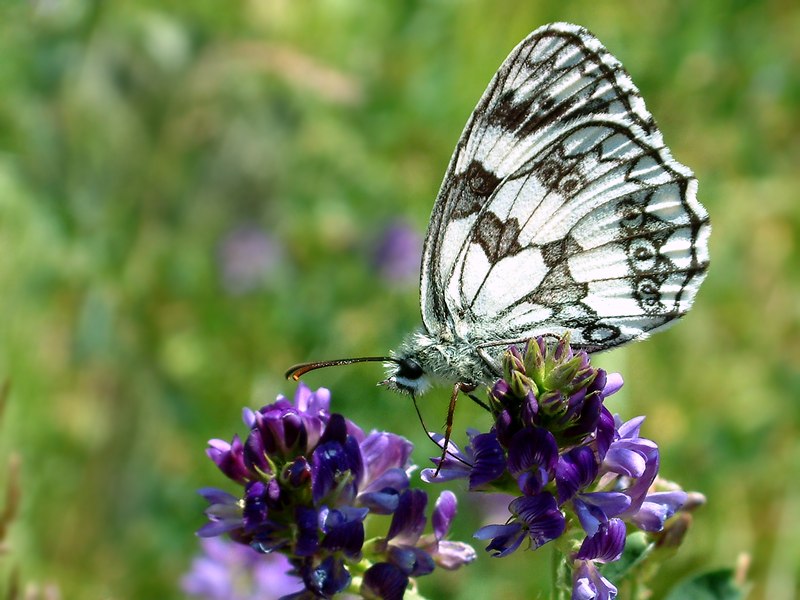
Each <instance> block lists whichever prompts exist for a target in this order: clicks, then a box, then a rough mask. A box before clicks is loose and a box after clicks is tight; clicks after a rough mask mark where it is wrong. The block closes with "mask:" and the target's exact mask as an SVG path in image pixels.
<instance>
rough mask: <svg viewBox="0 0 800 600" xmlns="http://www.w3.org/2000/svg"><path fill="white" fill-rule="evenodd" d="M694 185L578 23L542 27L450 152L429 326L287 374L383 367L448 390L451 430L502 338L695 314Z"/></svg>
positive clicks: (653, 327) (627, 82) (618, 338)
mask: <svg viewBox="0 0 800 600" xmlns="http://www.w3.org/2000/svg"><path fill="white" fill-rule="evenodd" d="M696 192H697V181H696V180H695V178H694V176H693V175H692V172H691V170H689V169H688V168H687V167H685V166H684V165H682V164H680V163H679V162H677V161H676V160H675V159H673V158H672V155H671V154H670V151H669V149H668V148H667V147H666V146H665V145H664V142H663V140H662V137H661V132H660V131H659V130H658V128H657V127H656V124H655V121H654V120H653V117H652V116H651V115H650V113H649V112H648V111H647V109H646V108H645V105H644V101H643V100H642V97H641V96H640V94H639V90H637V89H636V86H635V85H634V84H633V82H632V81H631V78H630V76H629V75H628V73H627V72H626V71H625V69H624V68H623V66H622V64H621V63H620V62H619V61H618V60H617V59H616V58H614V57H613V56H612V55H611V54H610V53H609V52H608V50H606V48H605V47H604V46H603V45H602V44H601V43H600V42H599V41H598V40H597V38H595V37H594V36H593V35H592V34H591V33H589V32H588V31H587V30H586V29H584V28H583V27H579V26H577V25H571V24H568V23H554V24H550V25H547V26H544V27H541V28H540V29H537V30H536V31H534V32H533V33H531V34H530V35H529V36H528V37H527V38H525V39H524V40H523V41H522V42H521V43H520V44H519V45H518V46H517V47H516V48H515V49H514V50H513V51H512V52H511V54H510V55H509V57H508V58H507V59H506V60H505V62H503V64H502V65H501V66H500V69H499V70H498V72H497V73H496V74H495V76H494V78H493V79H492V81H491V82H490V83H489V87H488V88H487V89H486V91H485V92H484V94H483V96H482V97H481V99H480V101H479V102H478V106H477V107H476V108H475V110H474V112H473V113H472V116H471V117H470V118H469V120H468V121H467V125H466V127H465V128H464V132H463V133H462V134H461V138H460V139H459V141H458V145H457V146H456V149H455V152H454V154H453V157H452V159H451V160H450V166H449V167H448V169H447V173H446V174H445V177H444V181H443V183H442V187H441V190H440V191H439V195H438V196H437V198H436V202H435V204H434V206H433V214H432V215H431V221H430V225H429V227H428V234H427V237H426V239H425V250H424V255H423V259H422V273H421V280H420V296H421V298H420V304H421V310H422V322H423V326H422V328H420V329H419V330H418V331H416V332H414V333H413V334H411V335H410V336H409V337H408V338H406V340H405V341H404V342H403V343H402V344H401V346H400V348H399V349H398V350H397V351H396V352H394V353H393V355H392V356H391V357H364V358H354V359H343V360H337V361H325V362H316V363H307V364H303V365H297V366H295V367H293V368H292V369H290V370H289V372H288V373H287V376H291V377H293V378H295V379H297V378H299V377H300V376H301V375H303V374H304V373H306V372H308V371H310V370H312V369H316V368H319V367H324V366H331V365H339V364H350V363H353V362H362V361H383V362H386V363H387V368H388V370H389V372H388V377H387V379H386V380H385V381H383V382H382V383H383V384H385V385H387V386H389V387H392V388H394V389H397V390H400V391H404V392H408V393H411V394H412V395H418V394H421V393H422V392H424V391H425V390H426V389H428V387H429V386H430V385H431V384H434V383H437V382H438V383H450V384H454V388H453V396H452V400H451V416H450V419H448V425H450V424H451V422H452V421H451V419H452V407H453V405H454V403H455V398H456V397H457V395H458V392H459V390H463V391H467V392H468V391H470V390H472V389H474V388H475V387H477V386H478V385H479V384H490V383H491V382H493V381H494V380H495V379H497V378H498V377H500V374H501V373H500V356H501V354H502V352H503V351H504V350H505V349H506V348H507V347H508V346H509V345H512V344H520V343H522V342H524V341H527V340H528V339H529V338H531V337H534V336H539V335H561V334H564V333H566V332H568V333H569V335H570V344H571V345H572V346H573V347H577V348H581V349H584V350H587V351H588V352H594V351H599V350H605V349H608V348H612V347H614V346H618V345H620V344H624V343H626V342H628V341H631V340H635V339H641V338H644V337H646V336H647V335H648V333H650V332H652V331H657V330H660V329H663V328H665V327H667V326H669V325H670V324H672V323H673V322H674V321H675V319H677V318H679V317H681V316H683V315H684V314H686V312H687V311H688V310H689V308H690V306H691V304H692V301H693V300H694V297H695V295H696V294H697V290H698V288H699V287H700V284H701V283H702V281H703V279H704V277H705V275H706V269H707V267H708V248H707V242H708V236H709V233H710V225H709V220H708V214H707V213H706V210H705V209H704V208H703V206H702V205H701V204H700V203H699V202H698V201H697V199H696ZM448 429H449V427H448ZM448 433H449V431H448ZM448 437H449V436H448Z"/></svg>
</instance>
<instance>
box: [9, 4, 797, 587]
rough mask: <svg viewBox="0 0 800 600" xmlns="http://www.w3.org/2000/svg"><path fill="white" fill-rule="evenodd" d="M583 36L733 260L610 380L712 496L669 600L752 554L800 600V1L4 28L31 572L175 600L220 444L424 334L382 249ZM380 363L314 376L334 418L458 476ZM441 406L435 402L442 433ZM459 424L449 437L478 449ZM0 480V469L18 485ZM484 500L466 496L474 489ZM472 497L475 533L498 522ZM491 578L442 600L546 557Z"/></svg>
mask: <svg viewBox="0 0 800 600" xmlns="http://www.w3.org/2000/svg"><path fill="white" fill-rule="evenodd" d="M555 20H567V21H573V22H576V23H579V24H582V25H584V26H586V27H588V28H589V29H591V30H592V31H593V32H594V33H595V34H596V35H597V36H598V37H599V38H600V39H601V40H602V41H603V42H604V43H605V44H606V45H607V46H608V48H609V49H610V50H611V51H612V52H613V53H614V54H615V55H616V56H618V57H619V58H620V60H622V62H623V63H624V64H625V65H626V67H627V68H628V70H629V71H630V72H631V74H632V76H633V79H634V81H635V82H636V83H637V85H638V86H639V87H640V89H641V91H642V93H643V95H644V97H645V99H646V101H647V104H648V107H649V108H650V110H651V112H652V113H653V114H654V116H655V117H656V120H657V121H658V123H659V124H660V126H661V129H662V131H663V132H664V137H665V139H666V141H667V143H668V144H669V145H670V147H671V148H672V151H673V154H674V155H675V156H676V157H677V158H678V160H680V161H681V162H684V163H685V164H687V165H689V166H690V167H691V168H692V169H693V170H694V171H695V173H696V175H697V177H698V179H699V181H700V199H701V201H702V202H703V203H704V204H705V205H706V206H707V208H708V210H709V212H710V213H711V218H712V223H713V227H714V229H713V232H712V237H711V256H712V266H711V270H710V273H709V276H708V279H707V281H706V283H705V284H704V286H703V289H702V290H701V292H700V294H699V296H698V299H697V302H696V304H695V308H694V309H693V310H692V312H691V314H690V315H688V316H687V317H686V319H685V320H684V321H683V322H682V323H680V324H679V325H678V326H677V327H675V328H673V329H672V330H670V331H668V332H666V333H663V334H659V335H657V336H655V337H653V338H652V339H651V340H649V341H647V342H644V343H639V344H635V345H633V346H631V347H629V348H626V349H623V350H619V351H614V352H612V353H610V354H608V355H603V356H600V357H598V358H597V361H598V362H599V363H600V364H601V365H605V366H607V367H609V368H614V369H617V370H620V371H621V372H622V373H623V375H624V376H625V378H626V381H627V385H626V388H625V390H624V393H623V394H620V396H618V397H615V399H614V402H613V403H612V408H613V409H614V410H617V411H619V412H621V413H622V414H623V415H625V416H626V417H631V416H635V415H638V414H645V415H648V420H647V421H646V423H645V426H644V430H643V431H644V434H645V435H647V436H649V437H652V438H653V439H655V440H656V441H657V442H658V443H659V445H660V447H661V449H662V456H663V458H662V474H663V475H664V476H666V477H668V478H671V479H674V480H677V481H679V482H680V483H682V484H683V485H684V487H686V488H688V489H695V490H699V491H702V492H704V493H705V494H706V495H707V496H708V501H709V502H708V505H707V506H706V507H705V508H703V509H702V510H700V511H699V512H698V513H697V514H696V518H695V523H694V527H693V529H692V530H691V532H690V534H689V536H688V538H687V540H686V543H685V546H684V547H683V548H682V549H681V551H680V552H679V553H678V555H677V556H676V557H675V558H674V559H673V561H672V562H670V563H669V565H668V566H667V567H666V569H665V570H664V571H663V572H662V573H661V575H660V576H659V578H658V579H657V580H656V582H655V584H654V585H655V590H656V597H658V594H659V593H660V590H663V586H665V585H666V584H668V583H670V582H671V581H674V580H675V579H677V578H680V577H684V576H686V575H688V574H691V573H695V572H697V571H699V570H701V569H705V568H711V567H720V566H732V565H734V564H735V563H736V562H737V560H739V556H740V554H742V553H748V554H749V556H750V570H749V575H750V580H751V582H752V592H751V596H750V597H751V598H758V599H760V598H770V599H776V598H777V599H783V598H786V599H789V598H794V597H796V596H797V595H798V594H800V584H799V583H798V579H800V541H799V540H800V482H799V479H800V478H798V475H799V474H800V444H799V443H798V432H799V427H798V422H799V421H800V419H799V418H798V417H799V416H800V408H798V406H799V405H800V403H798V401H797V399H798V396H800V371H798V365H800V337H799V334H800V327H799V325H800V318H799V317H800V279H798V276H797V270H798V267H800V247H798V230H799V228H800V202H798V198H797V195H798V188H800V175H799V174H800V127H798V117H797V115H798V111H799V110H800V42H799V41H798V40H800V34H799V33H798V32H800V5H799V4H798V3H797V2H795V1H794V0H783V1H781V0H774V1H764V2H757V1H750V2H748V1H745V0H728V1H725V0H707V1H705V2H702V3H700V2H692V1H689V0H677V1H676V0H661V1H650V0H646V1H637V2H633V1H630V2H595V1H591V0H581V1H574V2H569V3H565V2H558V1H544V0H541V1H531V2H519V3H511V2H498V1H497V0H480V1H478V0H476V1H467V2H456V1H454V0H450V1H437V2H419V1H407V2H354V1H348V0H320V1H318V2H311V1H298V0H269V1H263V2H259V1H250V2H247V1H243V2H226V3H223V2H212V1H208V0H200V1H194V2H175V1H173V2H164V1H160V2H156V1H154V0H141V1H138V2H125V1H118V2H110V1H109V2H89V1H87V0H38V1H30V2H25V3H23V2H10V1H6V2H3V3H2V7H1V8H0V55H2V60H0V90H1V92H0V315H1V316H0V378H2V379H8V380H10V382H11V395H10V398H9V405H8V407H7V408H6V411H5V414H4V416H3V421H2V434H0V458H1V459H2V462H0V464H4V462H5V457H7V456H8V455H9V454H10V453H11V452H12V451H16V452H18V453H19V454H20V455H21V457H22V494H23V502H22V510H21V514H20V516H19V518H18V520H17V521H16V523H15V524H14V525H13V527H12V529H11V534H10V539H9V544H10V548H11V554H10V555H8V556H6V557H4V558H2V564H0V566H1V567H2V569H3V571H2V572H3V573H5V574H6V575H7V574H8V572H9V569H10V567H11V566H12V565H16V566H17V567H18V568H19V569H20V576H21V579H22V581H25V582H39V583H44V582H53V583H55V584H56V585H58V586H59V588H60V589H61V593H62V596H63V598H66V599H73V598H77V599H83V598H86V599H95V598H179V597H181V592H180V590H179V587H178V580H179V578H180V576H181V574H182V573H183V572H184V571H185V570H186V569H187V568H188V565H189V563H190V560H191V557H192V556H193V555H194V554H195V553H196V551H197V548H198V545H197V539H196V538H195V536H194V535H193V532H194V530H195V529H197V528H198V527H199V526H200V525H201V524H202V523H203V522H204V518H203V516H202V510H203V509H204V503H203V501H202V500H201V498H200V497H199V496H197V495H196V494H195V489H196V488H198V487H201V486H208V485H211V486H223V485H224V481H223V477H222V476H221V475H220V474H219V473H218V472H217V470H216V469H215V467H214V466H213V464H212V463H211V462H210V461H209V460H208V459H207V458H206V457H205V454H204V448H205V442H206V440H207V439H209V438H211V437H222V438H227V439H230V437H231V435H232V434H233V433H234V432H239V433H242V432H243V429H244V428H243V425H242V424H241V421H240V410H241V407H242V406H244V405H249V406H253V407H257V406H261V405H263V404H265V403H267V402H269V401H271V400H272V399H274V397H275V395H276V394H278V393H280V392H284V393H287V394H291V393H293V390H294V386H293V384H290V383H289V382H287V381H284V380H283V379H282V374H283V372H284V370H285V368H286V367H287V366H289V365H290V364H292V363H295V362H299V361H302V360H309V359H313V358H316V359H320V358H332V357H340V356H351V355H363V354H380V353H384V352H386V351H387V350H389V349H390V348H392V347H393V346H395V345H396V344H397V343H398V341H399V340H400V339H401V337H402V336H403V334H404V333H405V332H407V331H409V330H410V329H411V328H413V327H415V326H416V325H417V323H418V321H419V309H418V295H417V289H416V283H415V282H414V279H415V276H412V277H410V278H403V277H398V278H395V279H394V280H387V278H386V277H385V276H383V275H382V274H381V272H380V271H378V270H376V268H375V264H374V263H375V259H374V254H375V248H376V244H378V243H379V241H380V239H381V236H382V235H383V234H384V232H385V231H386V228H387V227H390V226H391V225H392V224H397V223H401V224H402V223H406V224H408V226H410V227H411V228H412V230H413V231H416V232H417V233H418V235H420V236H421V235H422V234H423V233H424V231H425V227H426V225H427V220H428V216H429V214H430V208H431V205H432V202H433V199H434V197H435V195H436V191H437V189H438V186H439V183H440V181H441V177H442V175H443V173H444V170H445V167H446V165H447V161H448V160H449V157H450V153H451V152H452V149H453V147H454V145H455V143H456V140H457V139H458V136H459V134H460V132H461V129H462V127H463V125H464V122H465V121H466V119H467V117H468V115H469V113H470V111H471V110H472V108H473V107H474V105H475V103H476V102H477V100H478V97H479V96H480V94H481V92H482V91H483V89H484V88H485V86H486V84H487V82H488V81H489V79H490V77H491V76H492V74H493V73H494V71H495V69H496V68H497V67H498V65H499V64H500V62H501V61H502V60H503V58H505V56H506V55H507V53H508V52H509V51H510V50H511V48H512V47H513V46H514V45H516V43H517V42H518V41H519V40H520V39H522V38H523V37H524V36H525V35H526V34H527V33H528V32H529V31H531V30H533V29H535V28H536V27H538V26H540V25H542V24H544V23H547V22H550V21H555ZM381 375H382V373H381V370H380V368H379V367H378V366H376V365H362V366H359V367H351V368H348V369H338V370H330V371H327V372H324V371H323V372H318V373H314V374H311V375H309V376H308V378H307V380H308V382H309V384H310V385H312V386H313V387H316V386H319V385H325V386H327V387H330V388H331V389H332V390H333V394H334V400H333V405H334V408H335V409H336V410H338V411H342V412H345V413H346V414H348V415H350V416H351V417H352V418H353V419H354V420H356V421H357V422H358V423H360V424H361V425H362V426H364V427H365V428H372V427H375V428H386V429H392V430H394V431H397V432H399V433H403V434H406V435H407V436H409V437H411V438H412V439H414V440H415V441H416V443H417V449H416V451H415V459H416V460H417V462H418V463H423V462H425V461H426V459H427V457H428V456H429V455H431V454H435V451H433V448H432V447H431V446H430V445H429V444H426V443H425V441H424V439H423V438H422V433H421V431H420V427H419V425H418V424H417V423H416V421H415V417H414V415H413V412H412V410H413V409H412V407H411V405H410V403H409V401H408V399H407V398H404V397H400V396H396V395H393V394H391V393H389V392H388V391H386V390H382V389H377V388H375V386H374V383H375V381H377V380H378V379H379V378H380V377H381ZM446 402H447V392H446V391H445V390H439V391H436V392H433V393H431V394H430V395H428V396H426V397H424V398H423V402H422V405H423V410H424V412H425V414H426V417H427V420H428V421H429V424H430V425H433V426H436V425H439V424H440V423H442V422H443V420H444V414H445V410H446V409H445V407H446ZM466 404H467V403H462V405H461V407H460V408H459V411H458V413H457V416H456V430H457V431H463V430H464V429H465V428H466V427H467V426H469V425H486V424H487V420H486V417H485V416H484V415H482V414H481V413H480V411H478V410H477V409H476V408H474V407H471V406H467V405H466ZM0 476H2V477H0V479H5V474H4V473H3V472H2V471H0ZM462 498H463V495H462ZM480 519H481V517H480V514H479V511H478V510H477V508H476V507H475V506H474V505H470V503H469V502H467V501H466V500H464V501H463V502H462V511H461V522H460V523H459V525H458V527H457V531H456V535H457V536H458V537H460V538H461V539H465V538H467V537H468V536H469V535H470V533H471V532H472V531H474V529H475V528H476V527H477V526H478V525H480V524H481V520H480ZM539 554H540V553H530V552H518V553H516V555H514V556H513V557H511V558H508V559H502V560H493V559H490V558H489V557H488V556H485V555H481V556H480V558H479V561H478V562H477V563H476V564H474V565H472V566H471V567H469V568H467V569H464V570H462V571H459V572H457V573H450V574H448V573H445V574H437V575H436V576H434V577H429V578H427V579H430V580H431V581H425V580H424V579H423V580H422V591H423V593H425V594H427V595H428V596H430V597H433V598H488V597H498V598H500V597H502V598H532V597H537V596H536V594H541V596H540V597H544V594H545V592H543V591H542V590H544V589H546V588H543V587H542V584H541V575H542V574H543V573H545V572H546V571H547V557H546V553H542V554H543V556H539Z"/></svg>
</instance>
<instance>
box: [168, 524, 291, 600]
mask: <svg viewBox="0 0 800 600" xmlns="http://www.w3.org/2000/svg"><path fill="white" fill-rule="evenodd" d="M201 547H202V553H201V554H200V555H199V556H197V557H196V558H195V559H194V560H193V561H192V566H191V568H190V569H189V571H188V572H187V573H186V574H185V575H184V576H183V577H182V578H181V589H182V590H183V591H184V592H185V593H186V594H189V595H190V596H192V597H195V598H200V599H202V600H277V599H278V598H280V597H282V596H285V595H289V594H293V593H296V592H298V591H300V590H302V589H303V582H302V580H301V579H300V578H299V577H297V576H295V575H290V574H289V571H290V570H291V569H292V565H291V564H290V563H289V559H287V558H286V557H285V556H283V555H282V554H278V553H273V554H261V553H259V552H256V551H255V550H253V549H252V548H249V547H248V546H244V545H242V544H236V543H234V542H229V541H227V540H223V539H221V538H208V539H204V540H202V541H201Z"/></svg>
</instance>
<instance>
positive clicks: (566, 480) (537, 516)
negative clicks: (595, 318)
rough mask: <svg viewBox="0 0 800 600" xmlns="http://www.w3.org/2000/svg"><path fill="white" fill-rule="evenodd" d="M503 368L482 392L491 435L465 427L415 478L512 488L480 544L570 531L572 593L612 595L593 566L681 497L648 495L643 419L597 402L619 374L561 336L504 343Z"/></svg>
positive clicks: (498, 548) (651, 456)
mask: <svg viewBox="0 0 800 600" xmlns="http://www.w3.org/2000/svg"><path fill="white" fill-rule="evenodd" d="M503 367H504V377H503V379H500V380H499V381H498V382H497V383H496V384H495V385H494V387H493V388H492V390H491V392H490V394H489V403H490V408H491V410H492V413H493V417H494V425H493V427H492V429H491V431H490V432H488V433H478V432H476V431H471V432H469V437H470V444H469V445H468V446H467V447H466V448H465V450H464V451H463V452H462V451H461V450H460V449H459V448H458V447H457V446H456V445H455V444H452V443H451V445H450V447H449V448H448V452H447V454H446V456H445V458H444V459H436V458H435V459H432V460H433V462H434V464H436V465H437V467H439V468H440V472H439V475H438V477H436V478H433V475H434V473H435V469H425V470H424V471H423V473H422V477H423V480H426V481H431V482H442V481H448V480H452V479H456V478H467V479H468V485H469V489H470V490H479V491H500V492H505V493H511V494H514V495H515V496H516V497H515V498H514V499H513V500H512V501H511V503H510V504H509V507H508V508H509V512H510V513H511V514H510V517H509V519H508V521H507V522H506V523H504V524H497V525H488V526H486V527H483V528H481V529H479V530H478V531H477V532H476V534H475V537H476V538H478V539H484V540H490V542H489V545H488V546H487V548H486V549H487V550H488V551H490V552H491V553H492V554H493V555H494V556H506V555H508V554H510V553H512V552H514V551H515V550H517V548H519V547H520V545H521V544H522V543H523V542H524V541H525V540H528V544H529V547H531V548H534V549H535V548H538V547H540V546H542V545H543V544H546V543H547V542H550V541H552V540H555V539H556V538H559V537H561V536H562V535H566V536H574V537H575V541H574V545H575V548H576V550H575V551H574V552H573V553H572V554H571V556H570V559H571V561H572V565H573V580H572V594H573V598H575V599H581V600H583V599H590V598H598V599H605V598H613V597H615V595H616V588H615V587H614V585H613V584H612V583H611V582H610V581H608V580H607V579H605V578H604V577H603V576H602V574H601V573H600V571H599V570H598V567H597V565H598V564H599V563H608V562H614V561H616V560H618V559H619V558H620V556H621V555H622V551H623V549H624V547H625V540H626V533H627V524H629V525H631V526H634V527H636V528H639V529H641V530H643V531H646V532H656V531H660V530H661V529H662V528H663V527H664V523H665V521H666V520H667V519H668V518H669V517H670V516H672V515H673V514H674V513H675V512H676V511H677V510H679V509H680V508H681V506H682V505H683V504H684V502H685V501H686V497H687V496H686V493H685V492H683V491H681V490H673V491H664V492H656V491H653V490H654V489H655V488H654V482H655V481H656V476H657V474H658V466H659V455H658V447H657V446H656V444H655V443H654V442H652V441H651V440H649V439H646V438H643V437H640V435H639V428H640V426H641V423H642V421H643V420H644V419H643V418H642V417H639V418H636V419H632V420H630V421H628V422H626V423H621V422H620V421H619V420H618V419H616V418H615V417H614V416H613V415H612V414H611V413H610V412H609V411H608V409H607V408H606V407H605V406H604V404H603V403H604V401H605V399H606V398H607V397H608V396H610V395H611V394H613V393H615V392H616V391H617V390H619V389H620V387H621V386H622V378H621V377H620V376H619V374H607V373H606V372H605V371H603V370H602V369H595V368H593V367H592V366H591V365H590V364H589V357H588V355H587V354H586V353H585V352H578V353H575V352H573V350H572V349H571V348H570V346H569V343H568V339H567V338H566V337H565V338H562V339H560V340H558V342H557V343H551V344H550V345H548V344H547V343H546V341H545V339H544V338H537V339H535V340H531V341H530V343H529V344H528V345H527V348H526V349H525V352H524V354H523V353H521V352H520V351H519V350H518V349H517V348H516V347H512V348H510V349H509V351H508V352H507V353H506V355H505V357H504V361H503ZM440 443H441V442H440ZM581 537H582V538H583V539H582V540H580V538H581Z"/></svg>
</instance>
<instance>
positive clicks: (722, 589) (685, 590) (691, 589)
mask: <svg viewBox="0 0 800 600" xmlns="http://www.w3.org/2000/svg"><path fill="white" fill-rule="evenodd" d="M743 597H744V590H742V588H741V586H739V585H738V584H737V583H736V581H735V580H734V571H733V569H719V570H717V571H708V572H706V573H701V574H700V575H697V576H695V577H692V578H691V579H687V580H685V581H683V582H681V583H680V584H678V585H677V586H676V587H674V588H672V590H671V591H670V593H669V594H668V595H667V597H666V600H740V599H741V598H743Z"/></svg>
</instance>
